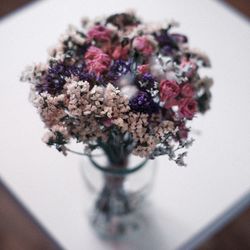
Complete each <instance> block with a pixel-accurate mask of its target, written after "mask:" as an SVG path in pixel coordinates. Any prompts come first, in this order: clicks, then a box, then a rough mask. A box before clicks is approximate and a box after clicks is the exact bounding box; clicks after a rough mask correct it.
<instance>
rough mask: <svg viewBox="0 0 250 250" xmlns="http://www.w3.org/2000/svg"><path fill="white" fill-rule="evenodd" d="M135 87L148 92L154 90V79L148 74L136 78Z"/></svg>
mask: <svg viewBox="0 0 250 250" xmlns="http://www.w3.org/2000/svg"><path fill="white" fill-rule="evenodd" d="M135 82H136V85H137V86H138V88H139V89H141V90H147V89H148V90H150V89H154V88H155V79H154V77H153V76H152V75H151V74H150V73H145V74H143V75H137V76H136V80H135Z"/></svg>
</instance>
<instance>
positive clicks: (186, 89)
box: [181, 83, 194, 97]
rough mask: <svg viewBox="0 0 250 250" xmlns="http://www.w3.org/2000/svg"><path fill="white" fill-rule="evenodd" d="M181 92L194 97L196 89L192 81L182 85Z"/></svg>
mask: <svg viewBox="0 0 250 250" xmlns="http://www.w3.org/2000/svg"><path fill="white" fill-rule="evenodd" d="M181 94H182V95H183V96H185V97H193V95H194V89H193V87H192V85H191V84H190V83H185V84H184V85H183V86H182V87H181Z"/></svg>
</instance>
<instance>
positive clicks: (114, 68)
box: [106, 60, 131, 81]
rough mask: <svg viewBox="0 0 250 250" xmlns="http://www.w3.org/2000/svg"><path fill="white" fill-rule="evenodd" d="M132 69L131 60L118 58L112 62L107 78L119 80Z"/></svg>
mask: <svg viewBox="0 0 250 250" xmlns="http://www.w3.org/2000/svg"><path fill="white" fill-rule="evenodd" d="M130 71H131V62H130V61H124V60H116V61H114V62H113V63H112V65H111V67H110V69H109V72H108V73H107V75H106V78H107V79H108V80H111V81H115V80H118V79H119V78H120V77H121V76H123V75H126V74H127V73H128V72H130Z"/></svg>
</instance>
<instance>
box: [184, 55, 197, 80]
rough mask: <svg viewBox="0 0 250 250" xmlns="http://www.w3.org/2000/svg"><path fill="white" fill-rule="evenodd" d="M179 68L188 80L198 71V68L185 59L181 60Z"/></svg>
mask: <svg viewBox="0 0 250 250" xmlns="http://www.w3.org/2000/svg"><path fill="white" fill-rule="evenodd" d="M180 67H181V69H182V71H183V72H184V74H185V75H186V77H188V78H192V77H193V76H194V75H195V73H196V71H197V69H198V66H197V65H196V64H195V63H194V62H192V61H188V60H187V59H183V60H182V62H181V64H180Z"/></svg>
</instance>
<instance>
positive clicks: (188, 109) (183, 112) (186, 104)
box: [178, 98, 197, 119]
mask: <svg viewBox="0 0 250 250" xmlns="http://www.w3.org/2000/svg"><path fill="white" fill-rule="evenodd" d="M178 105H179V114H180V116H181V117H185V118H187V119H192V118H193V116H194V114H195V113H196V112H197V102H196V101H195V100H194V99H192V98H183V99H181V100H180V101H179V103H178Z"/></svg>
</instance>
